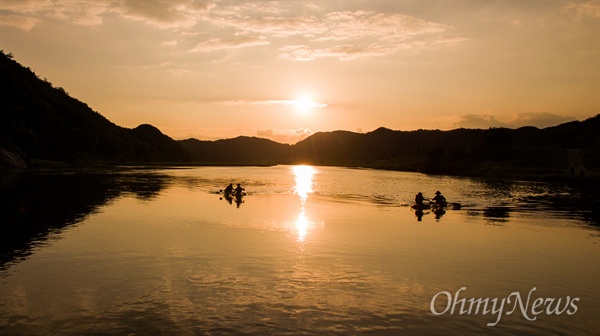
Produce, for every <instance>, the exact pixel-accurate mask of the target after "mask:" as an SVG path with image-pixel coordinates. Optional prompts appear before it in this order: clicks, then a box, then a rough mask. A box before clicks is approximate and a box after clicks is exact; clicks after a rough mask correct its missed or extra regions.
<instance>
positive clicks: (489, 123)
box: [456, 114, 509, 128]
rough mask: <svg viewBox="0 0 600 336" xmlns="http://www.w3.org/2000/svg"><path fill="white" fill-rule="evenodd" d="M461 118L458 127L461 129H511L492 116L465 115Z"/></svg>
mask: <svg viewBox="0 0 600 336" xmlns="http://www.w3.org/2000/svg"><path fill="white" fill-rule="evenodd" d="M459 118H460V120H459V121H458V122H456V127H461V128H490V127H509V126H508V125H507V124H505V123H503V122H501V121H499V120H498V119H497V118H496V116H494V115H491V114H464V115H462V116H460V117H459Z"/></svg>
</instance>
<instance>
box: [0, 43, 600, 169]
mask: <svg viewBox="0 0 600 336" xmlns="http://www.w3.org/2000/svg"><path fill="white" fill-rule="evenodd" d="M12 58H13V57H12V55H11V54H5V53H4V52H3V51H2V53H1V55H0V80H1V81H2V87H3V88H4V89H2V90H1V91H0V107H1V110H2V113H1V114H0V167H21V168H24V167H32V166H36V165H46V164H48V163H49V162H63V163H67V164H75V165H83V166H85V165H111V164H171V165H182V164H194V165H196V164H199V165H273V164H298V163H306V164H317V165H340V166H353V167H370V168H379V169H394V170H404V171H420V172H424V173H430V174H451V175H464V176H502V177H525V178H534V179H539V178H564V177H568V176H571V175H573V176H575V175H577V176H582V175H583V176H598V175H599V172H600V132H599V131H600V115H596V116H594V117H592V118H589V119H587V120H584V121H573V122H568V123H565V124H562V125H558V126H554V127H548V128H544V129H538V128H536V127H532V126H528V127H521V128H518V129H508V128H490V129H486V130H483V129H463V128H461V129H455V130H450V131H440V130H417V131H395V130H391V129H388V128H385V127H380V128H378V129H376V130H374V131H372V132H368V133H364V134H363V133H355V132H350V131H341V130H340V131H332V132H318V133H315V134H313V135H312V136H310V137H308V138H306V139H304V140H302V141H300V142H298V143H296V144H295V145H287V144H281V143H277V142H274V141H271V140H267V139H261V138H257V137H245V136H240V137H237V138H233V139H223V140H216V141H203V140H197V139H187V140H179V141H175V140H173V139H172V138H170V137H169V136H167V135H165V134H163V133H162V132H161V131H160V130H159V129H157V128H156V127H154V126H152V125H148V124H142V125H140V126H138V127H136V128H134V129H127V128H123V127H120V126H117V125H115V124H114V123H112V122H110V121H109V120H108V119H106V118H105V117H103V116H102V115H100V114H99V113H97V112H95V111H93V110H92V109H91V108H90V107H89V106H87V105H86V104H85V103H82V102H80V101H78V100H77V99H74V98H72V97H70V96H69V95H68V94H67V93H66V92H65V90H63V89H61V88H55V87H53V86H52V84H51V83H49V82H48V81H47V80H45V79H44V80H42V79H40V78H38V77H37V75H36V74H35V73H34V72H33V71H31V70H30V69H29V68H25V67H23V66H22V65H20V64H19V63H17V62H16V61H14V60H13V59H12Z"/></svg>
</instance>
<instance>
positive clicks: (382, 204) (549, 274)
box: [0, 166, 600, 335]
mask: <svg viewBox="0 0 600 336" xmlns="http://www.w3.org/2000/svg"><path fill="white" fill-rule="evenodd" d="M229 183H234V185H235V184H236V183H240V184H241V185H242V186H243V187H244V188H245V190H246V196H245V197H243V198H242V199H240V200H239V201H238V200H236V199H233V200H231V199H229V200H228V199H225V198H223V197H222V195H221V194H219V191H220V190H221V189H224V188H225V186H226V185H227V184H229ZM0 185H1V186H2V193H1V197H2V199H1V201H2V208H1V209H2V218H0V220H1V221H2V222H3V224H2V232H1V233H2V240H1V242H2V249H1V250H0V252H1V254H0V298H1V299H0V335H50V334H52V335H459V334H460V335H478V334H488V335H507V334H527V335H597V334H599V333H600V319H599V318H598V317H599V316H600V244H599V243H600V234H599V233H600V227H599V226H598V224H599V223H598V221H597V217H595V216H596V215H597V214H596V215H595V214H594V213H593V211H592V209H590V208H581V207H579V206H578V204H581V202H580V200H581V199H582V198H584V197H585V195H582V194H581V190H582V189H581V188H578V187H575V186H570V185H562V184H550V183H539V182H538V183H536V182H520V181H506V180H498V179H496V180H482V179H472V178H457V177H447V176H428V175H423V174H418V173H406V172H392V171H379V170H370V169H351V168H339V167H318V166H274V167H189V168H185V167H184V168H164V169H156V168H140V167H130V168H127V167H123V168H120V169H104V170H103V169H95V170H60V171H56V170H48V171H35V172H8V171H4V172H2V173H0ZM437 190H440V191H441V192H442V193H443V194H444V196H445V197H446V198H447V199H448V201H449V202H451V203H454V204H455V206H449V207H447V208H445V209H442V210H435V211H434V210H431V209H426V210H424V211H423V212H422V213H420V212H418V211H415V210H413V209H412V208H411V207H410V205H411V204H412V203H413V200H414V195H415V194H416V193H417V192H423V194H424V195H425V196H426V197H432V196H434V192H435V191H437ZM458 204H460V206H458Z"/></svg>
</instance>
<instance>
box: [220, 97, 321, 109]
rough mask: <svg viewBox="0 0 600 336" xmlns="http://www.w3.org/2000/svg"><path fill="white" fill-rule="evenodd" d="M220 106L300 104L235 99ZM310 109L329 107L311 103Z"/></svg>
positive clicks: (292, 101) (287, 101)
mask: <svg viewBox="0 0 600 336" xmlns="http://www.w3.org/2000/svg"><path fill="white" fill-rule="evenodd" d="M221 103H222V104H226V105H265V106H273V105H284V106H296V105H298V104H299V103H300V102H299V100H290V99H265V100H244V99H235V100H226V101H222V102H221ZM310 104H311V105H310V108H324V107H327V106H329V105H328V104H325V103H319V102H311V103H310Z"/></svg>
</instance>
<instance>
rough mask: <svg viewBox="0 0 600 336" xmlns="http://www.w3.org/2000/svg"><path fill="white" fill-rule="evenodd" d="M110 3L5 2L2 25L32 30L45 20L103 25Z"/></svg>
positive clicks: (71, 0) (59, 1)
mask: <svg viewBox="0 0 600 336" xmlns="http://www.w3.org/2000/svg"><path fill="white" fill-rule="evenodd" d="M111 6H112V2H110V1H105V2H103V1H98V2H97V1H75V0H45V1H44V0H40V1H36V0H31V1H28V0H24V1H20V0H19V1H14V0H3V1H2V11H3V15H2V16H1V17H2V24H6V25H12V26H14V27H17V28H21V29H23V30H26V31H28V30H31V29H32V28H33V27H34V26H35V25H37V24H38V23H40V22H42V21H43V20H44V19H45V18H53V19H56V20H61V21H67V22H71V23H74V24H77V25H82V26H97V25H100V24H102V22H103V19H102V15H103V14H105V13H107V12H110V11H111Z"/></svg>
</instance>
